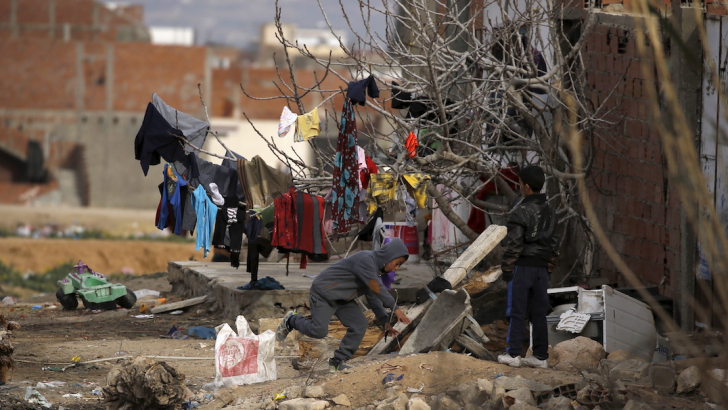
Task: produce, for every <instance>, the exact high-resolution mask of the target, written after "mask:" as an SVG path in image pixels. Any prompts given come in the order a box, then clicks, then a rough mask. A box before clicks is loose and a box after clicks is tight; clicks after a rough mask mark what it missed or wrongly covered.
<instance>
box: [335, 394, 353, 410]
mask: <svg viewBox="0 0 728 410" xmlns="http://www.w3.org/2000/svg"><path fill="white" fill-rule="evenodd" d="M331 401H333V402H334V404H337V405H339V406H347V407H348V406H351V402H350V401H349V398H348V397H346V394H343V393H342V394H340V395H338V396H336V397H334V398H333V399H331Z"/></svg>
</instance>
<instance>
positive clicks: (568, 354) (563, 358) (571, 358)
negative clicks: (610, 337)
mask: <svg viewBox="0 0 728 410" xmlns="http://www.w3.org/2000/svg"><path fill="white" fill-rule="evenodd" d="M554 352H555V353H556V354H557V355H558V358H559V363H558V364H556V365H555V366H554V369H556V370H562V371H570V372H574V371H581V370H593V369H596V368H597V366H599V361H600V360H602V359H604V357H605V356H606V352H605V351H604V347H603V346H602V345H601V344H599V342H595V341H594V340H591V339H589V338H586V337H583V336H579V337H576V338H574V339H570V340H565V341H563V342H561V343H559V344H557V345H556V346H554Z"/></svg>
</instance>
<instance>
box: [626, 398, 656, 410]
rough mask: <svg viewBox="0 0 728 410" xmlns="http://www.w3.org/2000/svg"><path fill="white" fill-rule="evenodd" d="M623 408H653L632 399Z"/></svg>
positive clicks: (635, 409)
mask: <svg viewBox="0 0 728 410" xmlns="http://www.w3.org/2000/svg"><path fill="white" fill-rule="evenodd" d="M622 410H652V407H650V406H648V405H647V404H645V403H642V402H641V401H636V400H630V401H628V402H627V404H625V405H624V407H623V408H622Z"/></svg>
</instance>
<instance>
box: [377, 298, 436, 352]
mask: <svg viewBox="0 0 728 410" xmlns="http://www.w3.org/2000/svg"><path fill="white" fill-rule="evenodd" d="M430 305H432V299H429V300H428V301H427V302H425V303H423V304H421V305H416V306H412V307H411V308H409V309H408V310H407V311H406V312H405V314H406V315H407V317H408V318H409V320H411V321H412V322H411V323H410V324H408V325H405V324H404V323H401V322H397V323H396V324H395V325H394V330H396V331H398V332H399V333H400V334H399V336H397V337H388V338H387V341H386V342H385V341H384V338H382V339H381V340H380V341H379V343H377V344H376V345H375V346H374V347H373V348H372V350H370V351H369V355H377V354H385V353H389V352H390V351H392V348H393V347H394V346H395V344H396V343H397V341H398V340H402V338H404V337H405V336H407V335H408V334H409V333H410V332H411V331H412V330H413V329H414V328H415V327H416V326H417V324H418V323H420V320H422V317H423V316H424V315H425V313H426V312H427V309H429V307H430ZM400 309H402V307H401V306H400ZM403 311H404V309H403Z"/></svg>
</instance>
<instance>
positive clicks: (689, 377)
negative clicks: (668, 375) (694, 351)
mask: <svg viewBox="0 0 728 410" xmlns="http://www.w3.org/2000/svg"><path fill="white" fill-rule="evenodd" d="M698 386H700V369H698V367H697V366H690V367H688V368H687V369H685V370H683V371H682V372H680V375H679V376H678V377H677V389H676V393H678V394H685V393H690V392H692V391H694V390H695V389H697V388H698Z"/></svg>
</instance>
